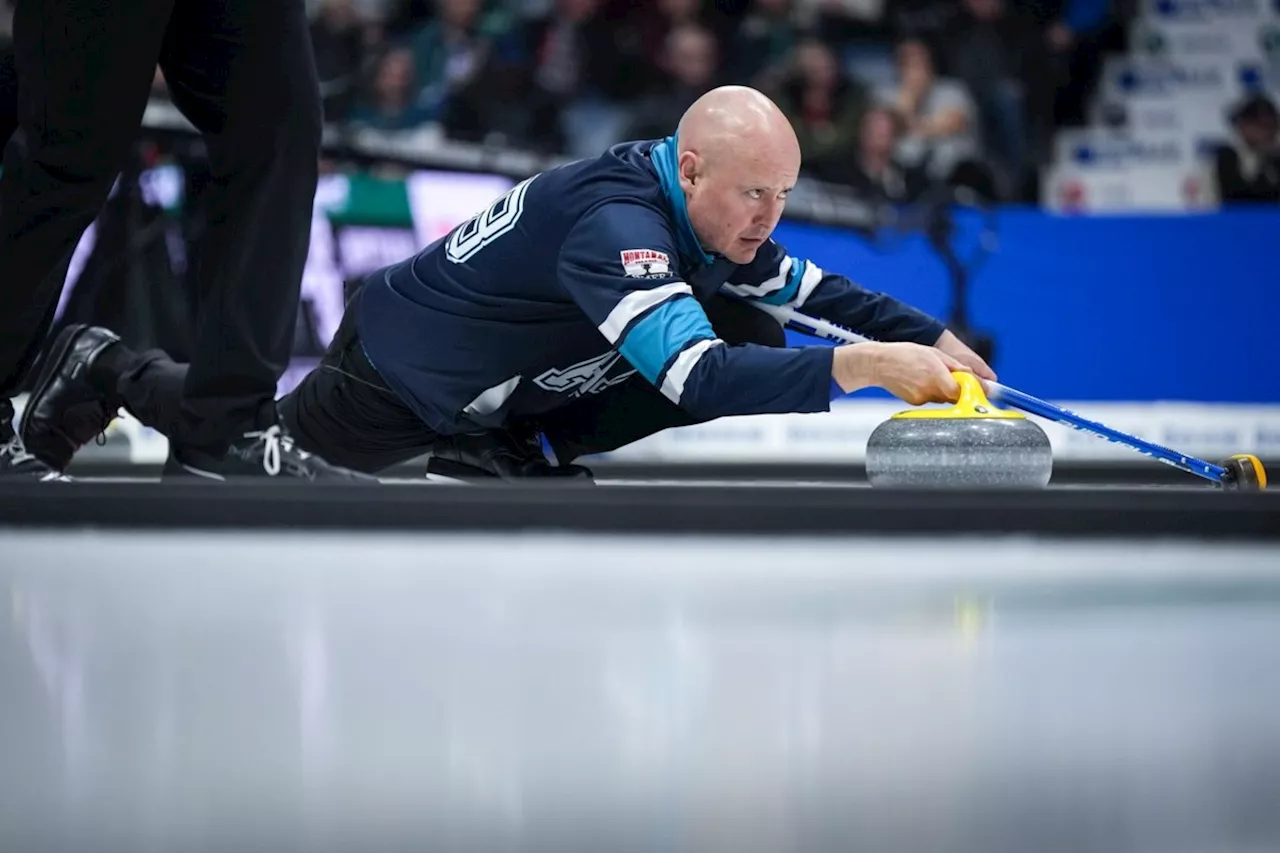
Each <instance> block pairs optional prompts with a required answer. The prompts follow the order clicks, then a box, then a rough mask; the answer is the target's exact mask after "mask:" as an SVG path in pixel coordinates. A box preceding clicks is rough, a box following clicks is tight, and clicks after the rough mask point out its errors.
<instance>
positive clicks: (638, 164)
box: [24, 87, 992, 479]
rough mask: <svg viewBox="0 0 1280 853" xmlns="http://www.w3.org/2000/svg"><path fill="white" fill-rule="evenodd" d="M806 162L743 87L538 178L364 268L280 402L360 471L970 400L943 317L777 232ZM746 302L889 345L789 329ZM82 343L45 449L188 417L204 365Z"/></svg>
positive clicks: (54, 404) (59, 452)
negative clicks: (189, 389) (832, 339)
mask: <svg viewBox="0 0 1280 853" xmlns="http://www.w3.org/2000/svg"><path fill="white" fill-rule="evenodd" d="M799 170H800V149H799V145H798V144H797V142H796V136H795V133H794V132H793V131H792V129H791V126H790V124H789V123H788V122H787V119H786V118H785V117H784V116H783V114H782V113H781V112H780V111H779V110H778V108H777V107H776V106H775V105H774V104H773V103H772V102H771V101H769V100H768V99H767V98H766V97H765V96H763V95H762V94H760V93H759V92H756V91H754V90H752V89H747V88H742V87H725V88H721V89H715V90H713V91H711V92H708V93H707V94H706V95H704V96H703V97H702V98H700V99H699V100H698V101H697V102H696V103H695V104H694V105H693V106H692V107H690V109H689V110H688V112H687V113H686V114H685V115H684V117H683V118H682V120H681V122H680V124H679V127H678V128H677V132H676V134H675V135H674V136H671V137H668V138H666V139H661V140H650V141H644V142H634V143H624V144H621V145H617V146H614V147H613V148H611V149H610V150H609V151H608V152H606V153H605V154H604V155H602V156H601V157H599V158H597V159H594V160H586V161H580V162H576V163H573V164H570V165H567V166H564V167H561V168H557V169H553V170H551V171H548V172H545V173H542V174H540V175H537V176H535V177H533V178H530V179H529V180H526V181H524V182H522V183H520V184H519V185H517V186H516V187H515V188H514V189H512V190H511V191H510V192H509V193H507V194H506V195H505V196H503V197H502V198H501V199H499V200H498V201H497V202H495V203H494V204H493V205H492V206H491V207H489V208H488V209H487V210H484V211H482V212H481V213H479V214H477V215H476V216H475V217H474V218H472V219H471V220H470V221H468V222H466V223H464V224H462V225H461V226H459V227H458V228H456V229H455V230H454V231H453V232H452V233H450V234H449V235H448V236H446V237H445V238H443V239H441V240H439V241H438V242H436V243H434V244H432V245H431V246H428V247H427V248H426V249H425V250H424V251H422V252H421V253H419V254H418V255H415V256H414V257H412V258H409V259H408V260H406V261H404V262H402V263H400V264H396V265H394V266H392V267H389V268H386V269H384V270H381V271H379V272H377V273H375V274H373V275H371V276H369V277H368V278H367V279H366V280H365V281H364V282H363V283H362V285H361V286H360V287H359V289H358V291H357V292H356V293H355V295H354V296H352V298H351V300H350V301H349V303H348V308H347V312H346V315H345V317H344V319H343V322H342V324H341V326H340V328H339V330H338V332H337V334H336V335H335V337H334V340H333V342H332V343H331V345H330V347H329V350H328V352H327V354H326V356H325V358H324V360H323V362H322V363H321V365H320V366H319V367H318V368H317V369H316V370H314V371H312V372H311V373H310V374H309V375H308V376H307V377H306V378H305V379H304V380H303V381H302V383H301V384H300V385H299V386H298V388H297V389H296V390H295V391H294V392H292V393H291V394H289V395H288V396H286V397H285V398H284V399H283V400H281V401H280V404H279V409H280V412H281V415H282V417H283V418H284V422H285V424H286V427H287V429H288V432H289V433H290V434H291V435H292V436H293V439H294V440H295V441H296V442H297V443H298V445H299V446H300V447H301V448H302V449H304V450H307V451H310V452H313V453H317V454H319V455H321V456H323V457H324V458H325V459H328V460H330V461H331V462H334V463H335V464H338V465H341V466H345V467H347V468H351V469H354V470H356V471H362V472H371V473H372V472H378V471H381V470H384V469H386V468H388V467H391V466H393V465H395V464H397V463H400V462H404V461H407V460H409V459H412V458H416V457H419V456H422V455H424V454H426V453H431V459H430V461H429V468H430V471H431V472H432V473H434V474H437V475H441V476H447V477H457V478H464V479H466V478H473V477H475V478H485V477H501V478H504V479H514V478H521V477H531V476H561V477H589V476H590V472H589V471H588V470H587V469H585V468H583V467H582V466H579V465H575V464H572V463H573V460H575V459H577V458H578V457H580V456H584V455H589V454H592V453H600V452H605V451H609V450H613V449H616V448H618V447H621V446H624V445H626V444H629V443H631V442H633V441H635V440H637V439H639V438H642V437H644V436H646V435H650V434H653V433H655V432H658V431H660V430H663V429H667V428H670V427H678V426H683V425H687V424H692V423H697V422H702V421H707V420H711V419H715V418H720V417H725V416H731V415H749V414H762V413H770V412H824V411H827V410H829V408H830V404H831V401H832V400H833V399H835V398H837V397H839V396H842V395H844V394H847V393H850V392H853V391H857V390H858V389H861V388H867V387H872V386H878V387H882V388H885V389H887V390H888V391H890V392H891V393H893V394H895V395H897V396H898V397H900V398H902V399H903V400H905V401H907V402H909V403H913V404H919V403H924V402H929V401H938V402H941V401H947V400H954V399H955V398H956V396H957V394H958V390H959V389H958V388H957V386H956V383H955V380H954V378H953V377H952V376H951V371H952V370H971V371H973V372H975V373H978V374H979V375H982V376H985V377H991V376H992V374H991V371H990V368H989V367H988V366H987V365H986V364H984V363H983V362H982V360H981V359H980V358H979V357H978V356H977V355H975V354H974V353H973V352H972V351H970V350H969V349H968V348H967V347H965V346H964V345H963V344H962V343H960V341H959V340H957V339H956V337H955V336H954V335H952V334H950V333H949V332H947V331H946V330H945V329H944V328H943V326H942V324H941V323H939V322H938V321H937V320H935V319H934V318H933V317H930V316H928V315H926V314H924V313H923V312H921V311H919V310H917V309H915V308H912V307H911V306H908V305H905V304H903V303H902V302H900V301H898V300H896V299H894V298H892V297H890V296H888V295H885V294H882V293H876V292H872V291H869V290H866V289H864V288H862V287H860V286H858V285H857V284H854V283H853V282H851V281H850V280H849V279H847V278H844V277H843V276H839V275H833V274H830V273H827V272H825V271H823V270H822V269H821V268H820V267H818V266H817V265H816V264H814V263H812V262H810V261H807V260H802V259H799V258H794V257H791V256H790V255H788V254H787V252H786V250H785V249H784V248H783V247H782V246H780V245H778V244H777V243H775V242H774V241H773V240H772V239H771V236H770V235H771V234H772V233H773V230H774V227H775V226H776V225H777V224H778V220H779V218H780V217H781V216H782V211H783V208H784V206H785V204H786V198H787V194H788V193H789V192H790V191H791V189H792V187H793V186H794V185H795V181H796V177H797V175H798V173H799ZM726 294H731V295H732V298H731V297H730V296H726ZM742 300H747V301H745V302H744V301H742ZM750 300H757V301H761V302H765V303H768V304H772V305H789V306H793V307H797V308H802V309H804V310H805V311H806V312H808V313H811V314H814V315H817V316H820V317H823V318H826V319H829V320H831V321H834V322H837V323H840V324H843V325H845V326H848V327H851V328H853V329H854V330H856V331H858V332H861V333H863V334H865V335H867V336H869V337H872V338H875V339H876V340H877V341H878V342H877V343H866V344H860V345H857V346H843V347H828V346H816V345H815V346H810V347H787V346H786V339H785V336H784V335H783V332H782V329H781V328H780V327H779V326H778V324H777V322H776V321H774V320H773V319H772V318H771V317H770V316H769V315H767V314H766V313H765V312H763V311H759V310H757V309H755V308H753V307H751V306H750V305H749V301H750ZM90 333H92V334H97V335H98V336H99V337H101V338H102V339H103V340H107V336H109V335H110V333H109V332H105V331H104V330H100V329H99V330H96V332H94V331H93V330H85V331H84V334H90ZM67 350H68V353H69V354H70V355H68V356H64V357H69V358H72V359H75V358H80V359H81V363H78V364H66V365H62V367H61V369H60V370H59V371H58V375H60V376H66V377H73V376H74V377H80V378H79V379H78V380H76V381H74V382H72V381H68V382H64V383H62V384H61V385H60V386H59V387H57V388H55V389H53V390H52V391H47V392H44V393H38V394H37V395H36V396H35V397H33V399H32V401H31V403H30V405H31V406H33V407H34V415H33V416H32V417H31V418H28V419H27V422H28V423H29V424H32V426H31V428H30V429H29V430H28V434H27V435H25V436H24V437H25V439H26V444H27V447H28V449H29V450H30V451H31V452H33V453H36V454H38V455H39V456H40V457H41V459H42V460H44V461H45V462H46V463H47V464H50V465H52V466H54V467H58V468H59V469H61V468H63V467H65V465H66V464H67V462H68V461H69V460H70V457H71V454H73V453H74V452H75V450H76V449H77V448H78V447H79V446H80V444H82V443H83V442H85V441H88V440H90V439H91V438H93V436H94V435H95V434H96V432H97V431H98V430H100V429H101V428H102V427H103V426H104V424H103V423H102V422H101V421H95V420H94V418H93V417H87V418H86V417H85V416H84V414H83V413H84V412H86V411H90V412H92V411H96V409H95V406H98V405H99V404H101V411H102V412H104V413H114V412H115V411H116V409H117V408H118V407H119V406H121V405H123V406H125V407H126V408H128V409H129V410H130V411H131V412H132V413H133V414H134V415H135V416H136V417H138V418H139V419H140V420H142V421H143V422H144V423H147V424H148V425H151V426H154V427H156V428H157V429H159V430H161V431H162V432H163V431H165V429H166V428H167V425H168V424H170V423H172V419H173V418H174V417H176V415H177V402H178V401H179V400H180V390H181V386H182V377H183V375H184V371H185V366H183V365H178V364H175V363H173V362H172V361H170V360H168V358H167V356H165V355H164V354H163V353H157V352H151V353H142V354H134V353H132V352H130V351H128V350H126V349H125V348H124V347H123V345H122V344H120V343H119V342H116V341H114V340H109V341H108V343H107V345H106V346H103V347H99V348H97V349H96V350H94V351H92V352H90V350H89V348H88V347H82V348H80V349H77V348H75V347H70V348H67ZM76 353H84V354H83V355H76ZM71 413H78V415H77V417H74V418H73V417H71ZM544 438H545V440H546V445H545V446H549V447H550V448H551V450H552V455H553V457H554V460H551V459H548V458H547V456H546V455H545V454H544V451H543V447H544V443H543V439H544Z"/></svg>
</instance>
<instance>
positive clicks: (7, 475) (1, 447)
mask: <svg viewBox="0 0 1280 853" xmlns="http://www.w3.org/2000/svg"><path fill="white" fill-rule="evenodd" d="M0 440H3V439H2V438H0ZM0 480H5V481H13V480H26V481H27V482H33V483H70V482H71V478H70V477H68V476H67V475H66V474H63V473H62V472H60V471H55V470H53V469H52V468H50V467H49V466H48V465H46V464H44V463H43V462H41V461H40V460H39V459H37V458H36V457H35V456H33V455H32V454H30V453H28V452H27V449H26V448H25V447H23V446H22V438H21V437H20V436H17V435H10V437H9V439H8V440H7V441H4V443H3V444H0Z"/></svg>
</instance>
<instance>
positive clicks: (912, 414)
mask: <svg viewBox="0 0 1280 853" xmlns="http://www.w3.org/2000/svg"><path fill="white" fill-rule="evenodd" d="M951 375H952V376H953V377H955V380H956V384H957V385H959V386H960V398H959V399H958V400H956V402H955V405H954V406H952V407H951V408H949V409H909V410H908V411H905V412H898V413H897V414H896V415H894V417H895V418H1005V419H1008V420H1017V419H1022V420H1025V419H1026V415H1024V414H1022V413H1021V412H1013V411H1009V410H1008V409H997V408H996V407H995V406H993V405H991V401H989V400H988V399H987V394H986V392H985V391H983V390H982V383H981V382H979V381H978V377H976V376H974V375H973V374H972V373H968V372H966V371H963V370H953V371H951Z"/></svg>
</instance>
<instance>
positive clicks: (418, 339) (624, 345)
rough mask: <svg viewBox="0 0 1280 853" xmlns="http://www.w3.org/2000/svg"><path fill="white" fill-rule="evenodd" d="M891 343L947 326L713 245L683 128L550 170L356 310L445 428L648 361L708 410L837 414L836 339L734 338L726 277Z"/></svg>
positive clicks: (762, 296) (496, 421) (780, 253)
mask: <svg viewBox="0 0 1280 853" xmlns="http://www.w3.org/2000/svg"><path fill="white" fill-rule="evenodd" d="M722 288H723V289H724V290H727V291H729V292H732V293H735V294H737V295H739V296H743V297H747V298H749V299H759V300H762V301H765V302H769V303H772V304H775V305H783V304H785V305H790V306H793V307H802V308H803V309H804V310H805V311H806V312H808V313H810V314H813V315H816V316H820V317H823V318H826V319H828V320H831V321H833V322H837V323H841V324H843V325H846V326H848V327H851V328H853V329H854V330H856V331H859V332H862V333H864V334H866V335H868V336H870V337H874V338H877V339H880V340H905V341H916V342H918V343H924V344H932V343H934V342H935V341H936V340H937V339H938V336H939V335H941V334H942V330H943V327H942V325H941V324H939V323H938V322H937V321H936V320H934V319H933V318H932V317H929V316H928V315H926V314H923V313H921V312H920V311H917V310H915V309H914V308H911V307H909V306H907V305H904V304H903V303H901V302H899V301H898V300H896V299H893V298H891V297H889V296H886V295H884V294H880V293H874V292H871V291H868V290H865V289H863V288H861V287H859V286H858V285H856V284H854V283H853V282H851V281H849V280H848V279H847V278H844V277H842V276H837V275H831V274H828V273H825V272H823V270H822V269H821V268H819V267H818V266H816V265H815V264H813V263H811V262H809V261H806V260H802V259H799V258H793V257H791V256H789V255H788V254H787V252H786V250H785V249H783V248H782V247H781V246H779V245H778V244H776V243H774V242H773V241H769V242H767V243H765V244H764V245H763V246H761V247H760V249H759V250H758V251H757V253H756V258H755V260H754V261H753V262H752V263H750V264H746V265H737V264H734V263H733V262H731V261H729V260H727V259H725V258H722V257H717V256H714V255H711V254H708V253H707V252H705V251H704V250H703V248H702V247H701V245H699V243H698V240H697V237H696V236H695V235H694V232H693V229H692V227H691V226H690V224H689V219H688V212H687V211H686V209H685V201H684V194H683V192H682V191H681V190H680V187H679V184H678V182H677V179H676V142H675V139H674V138H667V139H664V140H651V141H645V142H636V143H624V144H621V145H617V146H614V147H613V148H612V149H610V150H609V151H608V152H607V153H605V154H604V155H603V156H601V157H599V158H598V159H594V160H584V161H579V162H576V163H571V164H568V165H566V166H561V167H559V168H556V169H552V170H550V171H547V172H544V173H542V174H540V175H537V176H535V177H533V178H530V179H528V180H526V181H523V182H521V183H520V184H518V185H517V186H516V187H515V188H514V189H512V190H511V191H510V192H509V193H507V194H506V195H505V196H503V197H502V198H500V199H499V200H498V201H496V202H495V203H494V204H493V205H492V206H490V207H489V208H488V209H486V210H484V211H482V212H481V213H479V214H477V215H476V216H475V217H473V218H472V219H471V220H469V221H467V222H465V223H463V224H462V225H460V226H459V227H458V228H456V229H454V230H453V231H452V232H451V233H450V234H449V235H447V236H446V237H444V238H442V239H440V240H438V241H437V242H435V243H433V244H432V245H430V246H428V247H427V248H426V249H424V250H423V251H422V252H421V253H419V254H417V255H415V256H414V257H412V258H409V259H408V260H406V261H404V262H403V263H400V264H396V265H394V266H392V267H388V268H386V269H384V270H382V271H380V272H378V273H375V274H374V275H373V276H371V277H370V279H369V281H368V282H367V283H366V285H365V287H363V288H362V290H361V292H360V294H359V296H358V297H357V302H356V306H355V310H356V311H357V315H356V320H357V324H358V329H359V333H360V338H361V341H362V342H363V345H364V348H365V353H366V355H367V356H368V358H369V361H370V362H371V363H372V364H373V366H374V367H375V368H376V369H377V370H378V372H379V373H380V374H381V375H382V376H383V377H384V378H385V379H386V381H387V383H388V384H389V385H390V386H391V387H392V388H393V389H395V391H396V392H397V393H398V394H399V395H400V396H401V397H402V398H403V399H404V401H405V402H406V403H407V404H408V405H409V406H410V407H411V408H413V409H414V410H415V411H416V412H417V413H418V414H419V415H420V416H421V417H422V419H423V420H424V421H425V422H426V424H427V425H428V426H429V427H431V429H433V430H435V431H436V432H438V433H441V434H452V433H456V432H464V431H469V430H475V429H477V428H486V427H496V426H502V425H503V424H505V423H506V422H507V421H508V419H510V418H512V417H516V416H527V415H532V414H536V413H539V412H545V411H548V410H550V409H552V408H555V407H557V406H560V405H563V404H565V403H567V402H568V401H570V400H572V399H574V398H576V397H578V396H581V395H583V394H592V393H598V392H600V391H602V390H603V389H605V388H608V387H610V386H611V385H615V384H617V383H619V382H625V381H638V380H637V379H635V376H636V375H637V374H638V375H639V376H640V377H643V380H644V381H648V382H651V383H653V384H654V385H655V386H657V387H658V388H659V389H660V390H661V391H662V393H663V394H664V395H665V396H666V397H668V398H669V399H670V400H672V401H673V402H674V403H677V404H678V405H680V406H681V407H683V408H684V409H686V410H687V411H689V412H690V413H691V414H693V415H694V416H695V417H698V418H702V419H710V418H715V417H720V416H724V415H745V414H758V413H765V412H818V411H826V410H828V409H829V407H830V401H831V400H832V399H833V398H834V397H835V396H838V395H839V394H840V391H839V388H837V387H833V386H834V383H833V382H832V381H831V358H832V350H831V348H830V347H826V346H811V347H792V348H774V347H765V346H757V345H752V344H746V345H741V346H729V345H727V344H725V343H723V342H722V341H721V340H719V339H718V338H717V337H716V335H715V332H714V331H713V330H712V328H711V325H710V323H709V322H708V321H707V317H706V315H705V313H704V312H703V310H702V306H701V303H700V302H699V300H700V299H706V298H708V297H710V296H711V295H713V294H715V293H716V292H717V291H718V290H721V289H722Z"/></svg>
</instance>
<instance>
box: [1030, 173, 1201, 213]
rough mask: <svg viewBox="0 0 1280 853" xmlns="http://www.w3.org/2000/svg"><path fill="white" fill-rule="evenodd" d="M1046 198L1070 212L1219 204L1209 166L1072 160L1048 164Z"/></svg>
mask: <svg viewBox="0 0 1280 853" xmlns="http://www.w3.org/2000/svg"><path fill="white" fill-rule="evenodd" d="M1042 199H1043V201H1042V204H1043V206H1044V207H1045V208H1046V209H1047V210H1050V211H1053V212H1055V213H1064V214H1083V213H1090V214H1096V213H1138V212H1143V213H1161V212H1168V213H1172V212H1187V211H1205V210H1212V209H1214V208H1215V207H1217V188H1216V186H1215V185H1214V182H1213V178H1212V176H1211V172H1210V170H1209V169H1208V168H1207V167H1204V166H1183V167H1176V166H1175V167H1163V166H1139V167H1135V168H1131V169H1128V170H1125V171H1113V172H1099V171H1089V170H1082V169H1077V168H1074V167H1072V166H1069V165H1068V166H1054V167H1052V168H1051V169H1049V170H1047V172H1046V174H1045V177H1044V180H1043V184H1042Z"/></svg>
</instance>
